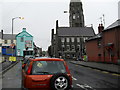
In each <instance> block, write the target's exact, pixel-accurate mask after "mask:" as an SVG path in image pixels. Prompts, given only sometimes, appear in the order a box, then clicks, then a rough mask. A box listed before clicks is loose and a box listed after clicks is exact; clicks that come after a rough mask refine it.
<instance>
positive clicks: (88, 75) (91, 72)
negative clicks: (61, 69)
mask: <svg viewBox="0 0 120 90" xmlns="http://www.w3.org/2000/svg"><path fill="white" fill-rule="evenodd" d="M67 63H68V65H69V69H70V70H71V74H72V76H73V87H74V89H75V90H76V89H77V90H98V89H103V88H107V89H108V90H109V89H111V88H118V78H119V77H118V76H115V75H112V74H111V73H107V72H103V71H99V70H96V69H91V68H88V67H83V66H79V65H75V64H72V63H70V62H67ZM21 78H22V77H21V62H19V63H18V64H17V65H15V66H14V67H13V68H12V69H10V70H9V71H8V72H6V73H5V74H4V75H3V82H2V83H3V84H2V86H3V88H21Z"/></svg>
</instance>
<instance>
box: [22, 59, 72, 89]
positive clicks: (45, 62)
mask: <svg viewBox="0 0 120 90" xmlns="http://www.w3.org/2000/svg"><path fill="white" fill-rule="evenodd" d="M22 87H23V89H25V88H27V89H40V90H46V89H47V90H69V89H71V87H72V76H71V74H70V70H69V69H68V66H67V64H66V62H65V61H64V60H63V59H58V58H37V59H31V60H30V61H29V62H28V63H26V65H25V66H24V67H23V69H22Z"/></svg>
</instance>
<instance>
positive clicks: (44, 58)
mask: <svg viewBox="0 0 120 90" xmlns="http://www.w3.org/2000/svg"><path fill="white" fill-rule="evenodd" d="M32 61H64V59H60V58H48V57H41V58H35V59H32Z"/></svg>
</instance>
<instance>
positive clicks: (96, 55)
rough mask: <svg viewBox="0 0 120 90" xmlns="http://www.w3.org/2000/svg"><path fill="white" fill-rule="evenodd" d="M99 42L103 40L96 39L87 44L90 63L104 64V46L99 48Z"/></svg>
mask: <svg viewBox="0 0 120 90" xmlns="http://www.w3.org/2000/svg"><path fill="white" fill-rule="evenodd" d="M98 40H101V39H94V40H90V41H87V42H86V43H85V45H86V54H87V56H88V60H89V61H99V62H103V59H102V57H103V52H102V46H98Z"/></svg>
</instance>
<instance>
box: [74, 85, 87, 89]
mask: <svg viewBox="0 0 120 90" xmlns="http://www.w3.org/2000/svg"><path fill="white" fill-rule="evenodd" d="M76 85H77V86H79V87H81V88H83V89H85V87H84V85H80V84H76Z"/></svg>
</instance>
